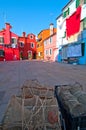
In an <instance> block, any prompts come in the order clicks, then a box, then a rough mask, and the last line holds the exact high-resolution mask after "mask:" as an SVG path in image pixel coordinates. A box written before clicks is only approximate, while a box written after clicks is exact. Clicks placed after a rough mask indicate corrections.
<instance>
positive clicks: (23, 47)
mask: <svg viewBox="0 0 86 130" xmlns="http://www.w3.org/2000/svg"><path fill="white" fill-rule="evenodd" d="M18 41H19V51H20V57H21V59H36V44H37V42H36V36H35V35H34V34H32V33H31V34H28V35H27V36H26V33H25V32H23V35H22V36H21V37H19V39H18Z"/></svg>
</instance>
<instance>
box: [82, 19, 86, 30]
mask: <svg viewBox="0 0 86 130" xmlns="http://www.w3.org/2000/svg"><path fill="white" fill-rule="evenodd" d="M83 29H86V18H84V20H83Z"/></svg>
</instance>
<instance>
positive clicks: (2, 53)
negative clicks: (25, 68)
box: [0, 23, 20, 61]
mask: <svg viewBox="0 0 86 130" xmlns="http://www.w3.org/2000/svg"><path fill="white" fill-rule="evenodd" d="M11 28H12V27H11V25H10V24H9V23H6V27H5V29H3V30H1V31H0V61H1V60H6V61H11V60H19V59H20V58H19V49H18V35H16V34H15V33H13V32H11V31H10V30H11Z"/></svg>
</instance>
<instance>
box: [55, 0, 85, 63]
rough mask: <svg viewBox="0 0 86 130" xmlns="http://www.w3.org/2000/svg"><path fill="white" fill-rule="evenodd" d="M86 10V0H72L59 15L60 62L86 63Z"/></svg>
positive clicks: (58, 40) (58, 41) (58, 42)
mask: <svg viewBox="0 0 86 130" xmlns="http://www.w3.org/2000/svg"><path fill="white" fill-rule="evenodd" d="M85 12H86V0H71V1H70V2H69V3H68V4H67V5H66V6H65V7H64V8H63V9H62V14H61V15H60V16H59V17H57V29H58V34H57V44H58V48H59V51H58V61H59V62H67V63H76V64H86V14H85ZM59 32H60V33H59ZM61 32H63V33H61ZM59 34H61V35H59Z"/></svg>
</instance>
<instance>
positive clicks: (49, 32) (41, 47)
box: [37, 23, 56, 60]
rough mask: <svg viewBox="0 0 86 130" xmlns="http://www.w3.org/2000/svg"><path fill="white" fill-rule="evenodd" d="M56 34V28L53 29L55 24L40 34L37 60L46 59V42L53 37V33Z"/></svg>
mask: <svg viewBox="0 0 86 130" xmlns="http://www.w3.org/2000/svg"><path fill="white" fill-rule="evenodd" d="M55 32H56V28H54V27H53V24H52V23H51V24H50V28H49V29H45V30H42V31H41V32H40V33H39V34H38V40H37V59H40V60H42V59H44V40H45V39H46V38H48V37H49V36H51V35H52V34H53V33H55Z"/></svg>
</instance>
